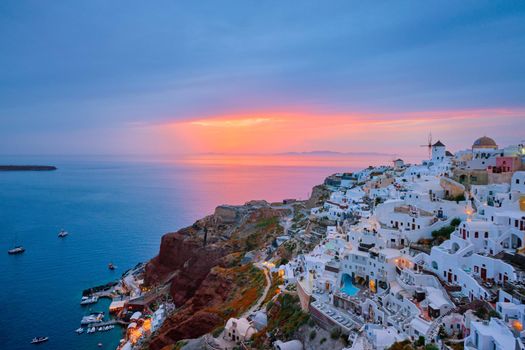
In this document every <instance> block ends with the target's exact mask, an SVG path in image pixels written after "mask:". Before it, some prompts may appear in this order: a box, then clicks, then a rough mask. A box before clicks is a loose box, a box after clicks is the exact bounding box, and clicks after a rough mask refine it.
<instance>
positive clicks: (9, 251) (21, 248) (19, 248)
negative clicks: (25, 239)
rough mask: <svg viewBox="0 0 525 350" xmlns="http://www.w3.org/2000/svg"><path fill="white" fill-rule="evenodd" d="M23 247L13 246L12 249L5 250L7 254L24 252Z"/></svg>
mask: <svg viewBox="0 0 525 350" xmlns="http://www.w3.org/2000/svg"><path fill="white" fill-rule="evenodd" d="M25 251H26V250H25V248H24V247H22V246H17V247H14V248H13V249H9V250H8V251H7V254H11V255H14V254H22V253H23V252H25Z"/></svg>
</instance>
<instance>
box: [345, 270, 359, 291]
mask: <svg viewBox="0 0 525 350" xmlns="http://www.w3.org/2000/svg"><path fill="white" fill-rule="evenodd" d="M341 280H342V282H343V287H341V292H343V293H346V294H348V295H350V296H354V295H356V294H357V292H359V288H357V287H356V286H354V284H353V283H352V277H350V276H349V275H347V274H346V273H345V274H344V275H343V277H342V278H341Z"/></svg>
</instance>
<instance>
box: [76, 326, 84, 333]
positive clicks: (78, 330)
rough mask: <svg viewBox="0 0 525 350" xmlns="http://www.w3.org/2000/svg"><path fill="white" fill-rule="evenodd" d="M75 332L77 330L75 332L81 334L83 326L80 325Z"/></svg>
mask: <svg viewBox="0 0 525 350" xmlns="http://www.w3.org/2000/svg"><path fill="white" fill-rule="evenodd" d="M75 332H77V334H82V333H84V328H82V327H80V328H78V329H77V330H75Z"/></svg>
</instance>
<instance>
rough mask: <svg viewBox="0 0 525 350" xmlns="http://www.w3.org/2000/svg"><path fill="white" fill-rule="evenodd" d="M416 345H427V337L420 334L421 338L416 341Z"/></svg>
mask: <svg viewBox="0 0 525 350" xmlns="http://www.w3.org/2000/svg"><path fill="white" fill-rule="evenodd" d="M414 345H415V346H423V345H425V337H424V336H422V335H420V336H419V338H417V340H416V341H415V342H414Z"/></svg>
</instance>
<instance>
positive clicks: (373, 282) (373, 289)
mask: <svg viewBox="0 0 525 350" xmlns="http://www.w3.org/2000/svg"><path fill="white" fill-rule="evenodd" d="M368 286H369V287H370V291H371V292H372V293H375V292H376V281H374V280H370V282H369V283H368Z"/></svg>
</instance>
